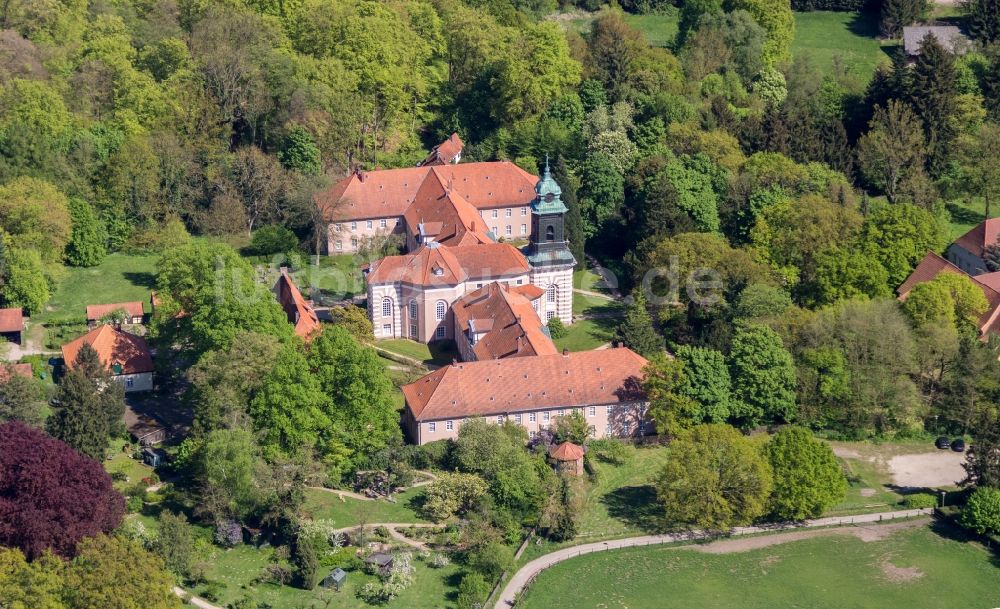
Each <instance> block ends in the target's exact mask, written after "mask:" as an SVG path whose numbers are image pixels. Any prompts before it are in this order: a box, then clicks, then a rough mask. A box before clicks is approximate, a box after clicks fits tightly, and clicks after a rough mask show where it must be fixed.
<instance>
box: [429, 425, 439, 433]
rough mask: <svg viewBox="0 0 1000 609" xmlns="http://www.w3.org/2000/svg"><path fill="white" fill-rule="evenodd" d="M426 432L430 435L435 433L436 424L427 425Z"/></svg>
mask: <svg viewBox="0 0 1000 609" xmlns="http://www.w3.org/2000/svg"><path fill="white" fill-rule="evenodd" d="M427 431H429V432H431V433H434V432H435V431H437V423H428V424H427Z"/></svg>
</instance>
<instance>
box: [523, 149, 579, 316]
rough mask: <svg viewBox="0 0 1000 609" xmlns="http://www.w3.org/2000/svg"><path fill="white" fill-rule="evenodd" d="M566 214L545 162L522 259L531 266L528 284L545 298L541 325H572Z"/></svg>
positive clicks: (570, 257) (571, 260) (573, 263)
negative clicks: (555, 319)
mask: <svg viewBox="0 0 1000 609" xmlns="http://www.w3.org/2000/svg"><path fill="white" fill-rule="evenodd" d="M567 211H568V210H567V209H566V206H565V205H564V204H563V202H562V189H561V188H559V184H557V183H556V181H555V180H553V179H552V174H551V172H550V171H549V160H548V158H546V159H545V173H544V174H543V175H542V179H540V180H539V181H538V184H536V185H535V199H534V201H532V202H531V238H530V240H529V242H528V245H527V247H526V248H525V250H524V255H525V256H526V257H527V258H528V263H529V264H530V265H531V283H532V284H534V285H536V286H538V287H540V288H542V290H544V291H545V294H544V295H543V296H542V297H541V298H540V299H539V301H538V303H539V305H538V316H539V317H541V318H542V321H543V322H546V323H547V322H548V320H549V319H551V318H553V317H558V318H559V320H560V321H562V322H563V323H564V324H570V323H573V267H574V266H576V259H575V258H573V254H572V252H570V250H569V244H568V243H567V242H566V220H565V215H566V212H567Z"/></svg>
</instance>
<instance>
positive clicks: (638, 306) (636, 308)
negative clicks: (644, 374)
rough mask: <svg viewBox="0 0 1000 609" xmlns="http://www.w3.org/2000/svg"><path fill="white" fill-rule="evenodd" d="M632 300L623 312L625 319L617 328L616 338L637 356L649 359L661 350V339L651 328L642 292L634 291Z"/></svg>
mask: <svg viewBox="0 0 1000 609" xmlns="http://www.w3.org/2000/svg"><path fill="white" fill-rule="evenodd" d="M632 298H633V300H632V302H631V303H630V304H629V305H628V309H627V310H626V311H625V319H624V320H623V321H622V323H621V325H619V326H618V331H617V336H616V338H617V339H618V340H620V341H622V342H623V343H625V346H626V347H628V348H629V349H631V350H633V351H635V352H636V353H638V354H639V355H641V356H643V357H649V356H651V355H653V354H655V353H657V352H658V351H660V350H661V349H663V339H662V338H661V337H660V336H659V335H658V334H657V333H656V330H655V329H654V328H653V320H652V318H650V316H649V311H647V310H646V297H645V296H644V295H643V294H642V290H641V289H637V290H635V293H634V294H633V295H632Z"/></svg>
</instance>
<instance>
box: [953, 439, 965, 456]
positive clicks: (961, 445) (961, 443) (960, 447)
mask: <svg viewBox="0 0 1000 609" xmlns="http://www.w3.org/2000/svg"><path fill="white" fill-rule="evenodd" d="M951 449H952V450H953V451H955V452H957V453H961V452H965V440H963V439H962V438H955V440H954V441H953V442H952V443H951Z"/></svg>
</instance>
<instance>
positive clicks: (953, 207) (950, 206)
mask: <svg viewBox="0 0 1000 609" xmlns="http://www.w3.org/2000/svg"><path fill="white" fill-rule="evenodd" d="M945 208H946V209H947V210H948V215H950V216H951V221H952V222H954V223H956V224H978V223H979V222H982V221H983V214H982V213H981V212H978V211H976V210H974V209H969V208H968V207H965V206H963V205H959V204H958V203H954V202H949V203H945Z"/></svg>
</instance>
